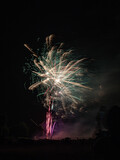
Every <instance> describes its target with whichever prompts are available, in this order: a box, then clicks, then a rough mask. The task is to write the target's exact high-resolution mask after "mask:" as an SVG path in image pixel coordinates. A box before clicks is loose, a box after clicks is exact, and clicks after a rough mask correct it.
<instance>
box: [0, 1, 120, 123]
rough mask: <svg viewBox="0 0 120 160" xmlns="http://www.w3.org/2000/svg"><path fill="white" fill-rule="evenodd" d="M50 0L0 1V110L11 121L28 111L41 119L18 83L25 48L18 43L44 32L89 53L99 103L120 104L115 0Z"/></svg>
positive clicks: (118, 26) (21, 80) (41, 112)
mask: <svg viewBox="0 0 120 160" xmlns="http://www.w3.org/2000/svg"><path fill="white" fill-rule="evenodd" d="M56 3H57V4H53V3H51V4H50V3H49V4H47V1H46V2H45V3H44V4H43V3H41V2H40V1H33V2H31V1H26V2H24V3H18V2H16V3H10V2H9V3H7V2H6V4H5V2H4V5H3V7H4V10H3V13H2V16H3V22H2V26H3V30H2V33H3V34H2V35H3V39H2V41H3V45H2V46H3V50H2V52H1V72H2V73H1V80H2V83H1V86H2V90H1V95H2V97H1V113H6V114H7V115H8V117H9V119H10V121H12V122H13V121H16V122H17V121H19V120H21V121H24V120H29V119H30V118H32V117H33V118H35V119H36V121H42V120H43V119H44V116H45V114H44V109H43V108H42V107H40V106H41V103H38V102H37V99H36V96H35V95H34V94H33V93H31V92H30V91H28V90H27V89H25V87H24V83H25V81H26V79H25V75H24V73H23V65H24V63H25V57H26V56H27V54H28V52H27V50H26V49H25V48H24V46H23V45H24V43H28V44H30V45H31V47H32V48H34V47H36V45H38V44H37V39H38V38H40V41H41V42H42V43H43V42H44V40H45V37H46V36H48V35H50V34H55V35H56V36H57V37H59V39H61V40H62V41H64V42H65V43H66V44H67V45H70V46H73V47H74V48H76V49H77V50H78V51H79V53H78V54H81V53H82V54H83V55H84V54H85V55H87V56H88V57H90V58H93V59H95V67H94V69H96V68H97V69H98V70H97V73H96V76H95V77H96V80H97V81H100V84H101V85H102V88H103V92H104V96H103V97H101V102H100V103H102V105H109V106H111V105H114V104H116V105H120V96H119V95H120V94H119V90H120V84H119V82H120V76H119V74H120V47H119V45H120V43H119V42H120V41H119V39H120V11H119V5H118V3H117V1H115V2H114V1H113V2H112V1H108V2H107V3H104V1H103V2H102V1H99V2H97V3H92V2H91V1H90V2H89V3H88V2H87V1H80V3H79V4H69V3H70V2H69V3H68V4H64V3H62V2H56ZM72 3H73V2H72ZM93 113H94V112H93ZM93 113H92V114H93Z"/></svg>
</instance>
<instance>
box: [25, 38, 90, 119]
mask: <svg viewBox="0 0 120 160" xmlns="http://www.w3.org/2000/svg"><path fill="white" fill-rule="evenodd" d="M53 38H54V35H50V36H48V37H46V43H45V45H44V48H43V50H42V53H41V54H40V55H38V54H36V53H35V52H34V51H33V50H32V49H31V48H30V47H29V46H28V45H27V44H24V46H25V47H26V48H27V49H28V50H29V51H30V52H31V53H32V55H33V56H32V59H31V60H32V64H31V65H30V64H29V65H28V66H29V67H28V68H29V69H30V70H31V72H32V84H31V85H30V86H29V90H34V89H38V96H41V95H44V97H45V98H44V102H45V103H44V106H45V107H47V108H49V107H50V109H51V110H53V111H55V113H56V115H59V114H61V117H64V116H65V115H67V114H69V113H71V114H74V110H76V105H77V104H78V103H79V102H80V101H82V98H81V97H82V96H81V94H82V93H83V92H84V91H85V90H91V88H90V87H88V86H87V85H85V82H84V81H83V80H82V77H83V76H84V71H83V67H82V64H83V63H84V61H86V58H81V59H79V60H74V59H71V54H72V50H67V51H64V50H63V45H64V44H63V43H60V44H57V45H52V40H53Z"/></svg>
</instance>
